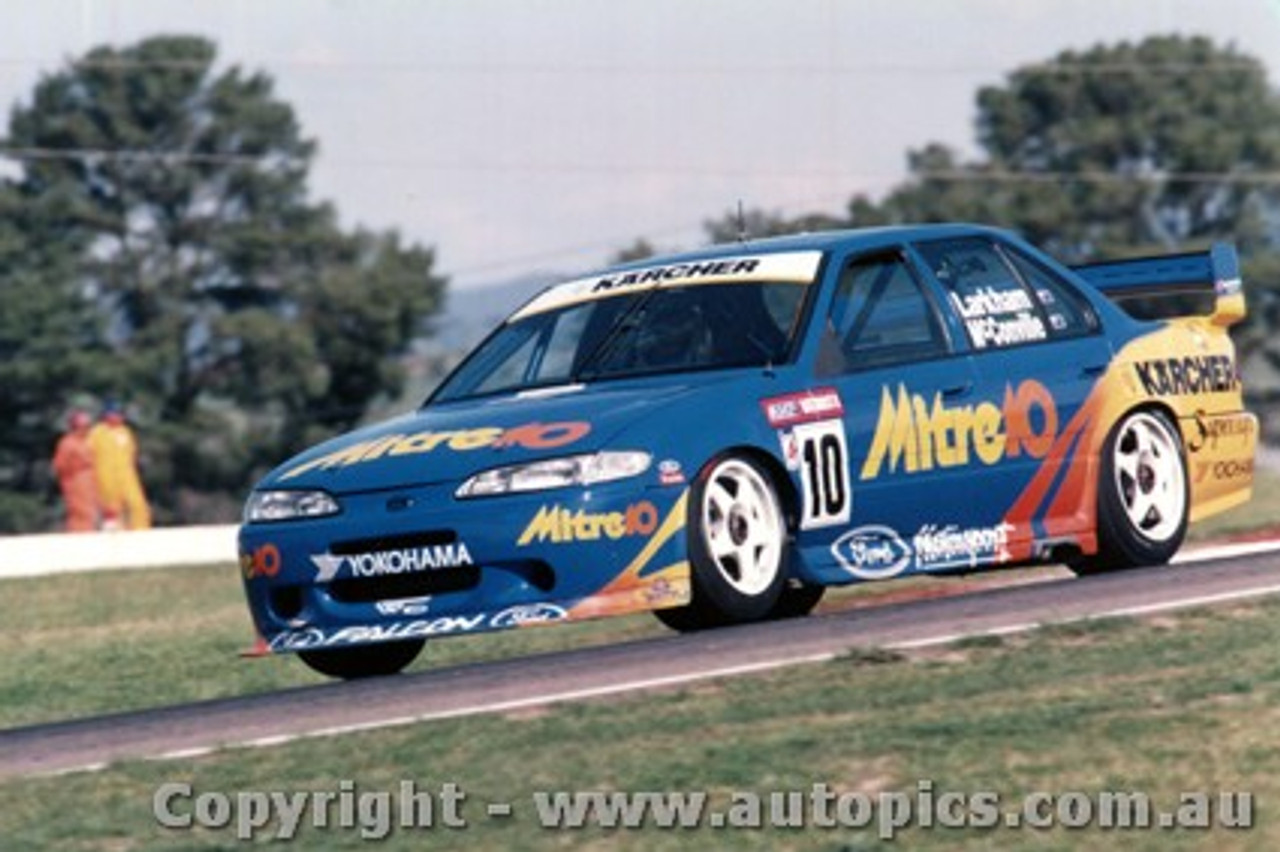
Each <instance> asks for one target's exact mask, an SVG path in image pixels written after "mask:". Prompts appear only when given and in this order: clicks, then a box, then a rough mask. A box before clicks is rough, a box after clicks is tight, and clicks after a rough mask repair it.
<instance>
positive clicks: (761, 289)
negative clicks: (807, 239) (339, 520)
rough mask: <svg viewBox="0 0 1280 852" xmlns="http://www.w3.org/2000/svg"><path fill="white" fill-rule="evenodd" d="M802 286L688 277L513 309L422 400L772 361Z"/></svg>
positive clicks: (788, 337)
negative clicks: (684, 281)
mask: <svg viewBox="0 0 1280 852" xmlns="http://www.w3.org/2000/svg"><path fill="white" fill-rule="evenodd" d="M808 290H809V288H808V287H805V286H802V285H799V284H797V283H794V282H769V281H765V282H751V283H734V284H694V285H689V286H682V287H655V288H647V289H643V290H632V291H624V292H623V293H621V294H618V295H610V296H608V297H605V298H593V299H590V300H587V301H580V302H577V303H574V304H569V305H567V306H561V307H558V308H554V309H551V310H544V311H540V312H537V313H533V314H531V315H525V314H524V313H523V312H522V313H521V314H517V317H516V319H514V320H512V321H509V322H508V323H507V324H506V325H504V326H502V327H501V328H500V329H499V330H498V331H497V332H496V333H494V334H493V335H492V336H490V337H489V339H488V340H486V341H485V342H484V343H483V344H481V346H480V348H478V349H477V350H476V351H474V352H473V353H472V354H471V355H470V356H469V357H468V358H467V359H466V360H465V361H464V362H463V363H462V365H461V366H460V367H459V368H458V369H457V370H455V371H454V372H453V374H452V375H450V376H449V377H448V378H447V379H445V381H444V383H443V384H442V385H441V386H440V388H439V389H438V390H437V391H436V393H435V394H434V395H433V396H432V397H431V400H430V402H446V401H450V400H457V399H465V398H468V397H474V396H482V395H486V394H497V393H511V392H517V391H523V390H531V389H534V388H540V387H549V386H554V385H559V384H565V383H573V382H586V381H599V380H605V379H615V378H622V377H629V376H640V375H652V374H659V373H677V372H685V371H689V370H708V369H721V368H726V367H748V366H764V365H767V364H776V363H779V362H781V361H785V360H786V359H787V358H788V356H789V354H790V351H791V344H792V340H793V339H794V338H795V334H796V326H797V325H798V320H799V316H800V308H801V306H802V304H803V302H804V296H805V293H806V292H808Z"/></svg>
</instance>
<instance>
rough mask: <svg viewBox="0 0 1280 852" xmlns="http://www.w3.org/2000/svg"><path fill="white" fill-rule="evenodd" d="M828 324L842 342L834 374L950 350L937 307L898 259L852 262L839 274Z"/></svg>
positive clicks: (929, 355)
mask: <svg viewBox="0 0 1280 852" xmlns="http://www.w3.org/2000/svg"><path fill="white" fill-rule="evenodd" d="M829 320H830V323H829V328H830V329H831V331H833V332H834V333H835V338H836V340H837V341H838V342H839V355H838V357H837V358H836V359H835V362H834V364H832V365H831V366H832V370H833V371H835V372H851V371H853V370H862V369H867V368H870V367H883V366H886V365H890V364H901V363H905V362H909V361H922V360H925V359H928V358H936V357H938V356H940V355H945V354H946V353H947V351H948V348H949V347H948V345H947V338H946V336H945V334H944V333H943V330H942V324H941V322H940V321H939V319H938V316H937V312H936V311H935V310H934V307H933V304H932V303H931V302H930V301H929V299H928V298H927V297H926V296H925V293H924V290H923V289H922V288H921V285H920V282H919V281H917V280H916V277H915V276H914V275H913V274H912V273H911V270H910V269H909V268H908V266H907V264H906V262H905V261H904V260H903V259H902V258H901V257H899V256H897V255H884V256H877V257H873V258H861V259H858V260H855V261H853V262H852V263H850V264H849V266H847V267H846V268H845V270H844V271H843V272H842V273H841V275H840V281H839V284H838V285H837V288H836V294H835V299H834V301H833V302H832V306H831V315H830V317H829Z"/></svg>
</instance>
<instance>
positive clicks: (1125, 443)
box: [1072, 410, 1190, 573]
mask: <svg viewBox="0 0 1280 852" xmlns="http://www.w3.org/2000/svg"><path fill="white" fill-rule="evenodd" d="M1189 505H1190V492H1189V490H1188V483H1187V466H1186V460H1185V458H1184V456H1183V452H1182V440H1181V438H1180V437H1179V436H1178V432H1177V428H1176V427H1175V426H1174V425H1173V424H1172V423H1170V422H1169V420H1168V418H1166V417H1165V416H1163V415H1162V414H1160V413H1158V412H1155V411H1147V410H1142V411H1134V412H1131V413H1129V414H1127V415H1125V417H1124V418H1123V419H1122V420H1121V421H1120V422H1119V423H1118V424H1116V426H1115V428H1114V429H1113V430H1112V431H1111V434H1110V435H1108V436H1107V441H1106V444H1105V445H1104V447H1103V456H1102V470H1101V474H1100V476H1099V479H1098V553H1097V555H1096V556H1093V557H1086V558H1085V559H1083V560H1081V562H1080V563H1079V564H1077V565H1073V566H1072V567H1073V568H1075V569H1076V570H1077V572H1078V573H1101V572H1104V571H1114V570H1119V569H1123V568H1133V567H1138V566H1142V565H1162V564H1164V563H1165V562H1168V561H1169V560H1170V559H1171V558H1173V555H1174V554H1175V553H1177V552H1178V548H1179V547H1181V546H1182V539H1183V537H1184V536H1185V535H1186V532H1187V515H1188V507H1189Z"/></svg>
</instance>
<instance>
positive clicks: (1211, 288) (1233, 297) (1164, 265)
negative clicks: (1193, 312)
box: [1072, 243, 1245, 327]
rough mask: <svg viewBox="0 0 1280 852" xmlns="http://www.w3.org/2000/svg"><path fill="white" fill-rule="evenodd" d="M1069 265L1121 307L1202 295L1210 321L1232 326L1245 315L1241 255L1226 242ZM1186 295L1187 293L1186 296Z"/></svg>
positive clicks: (1186, 299)
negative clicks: (1184, 251)
mask: <svg viewBox="0 0 1280 852" xmlns="http://www.w3.org/2000/svg"><path fill="white" fill-rule="evenodd" d="M1072 269H1073V270H1074V271H1075V272H1076V274H1077V275H1079V276H1080V277H1081V278H1083V279H1084V280H1085V281H1087V282H1089V283H1090V284H1092V285H1093V286H1094V287H1096V288H1097V289H1098V290H1101V291H1102V292H1103V293H1104V294H1105V295H1106V296H1107V297H1108V298H1110V299H1111V300H1112V301H1114V302H1117V303H1119V304H1120V305H1121V306H1122V307H1124V306H1125V303H1126V302H1132V301H1136V300H1144V301H1147V300H1159V299H1166V298H1169V297H1175V296H1176V297H1181V298H1179V299H1177V300H1176V301H1177V302H1179V303H1182V304H1186V303H1188V302H1192V301H1196V300H1203V303H1204V305H1205V306H1206V307H1207V306H1208V304H1209V301H1208V300H1209V299H1210V298H1211V299H1212V308H1211V309H1210V310H1209V311H1208V317H1209V321H1210V322H1212V323H1213V324H1214V325H1219V326H1223V327H1226V326H1229V325H1234V324H1235V323H1237V322H1239V321H1240V320H1242V319H1244V316H1245V303H1244V290H1243V288H1242V284H1241V280H1240V258H1239V256H1238V255H1237V254H1236V250H1235V247H1234V246H1232V245H1231V244H1230V243H1214V244H1213V246H1212V247H1211V248H1210V249H1209V250H1208V251H1198V252H1190V253H1188V254H1169V255H1161V256H1157V257H1139V258H1133V259H1131V260H1113V261H1107V262H1105V263H1088V264H1084V265H1082V266H1075V267H1072ZM1187 297H1190V298H1187Z"/></svg>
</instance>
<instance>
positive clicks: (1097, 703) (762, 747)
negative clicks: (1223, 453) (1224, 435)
mask: <svg viewBox="0 0 1280 852" xmlns="http://www.w3.org/2000/svg"><path fill="white" fill-rule="evenodd" d="M1278 616H1280V602H1276V601H1263V602H1257V603H1254V604H1251V605H1248V606H1238V607H1232V608H1223V609H1211V610H1197V611H1192V612H1187V613H1182V614H1179V615H1177V616H1164V617H1160V618H1154V619H1147V620H1143V621H1135V620H1131V619H1108V620H1104V621H1101V622H1098V623H1077V624H1071V625H1065V626H1062V627H1057V628H1049V629H1046V630H1042V631H1037V632H1035V633H1031V634H1026V635H1021V636H1017V637H1012V638H1009V637H1006V638H1004V639H1003V640H1000V641H995V640H986V641H982V642H976V641H973V642H967V643H960V644H958V645H954V646H950V647H947V648H941V649H936V650H934V651H931V652H928V653H912V654H908V655H902V654H883V653H868V652H858V653H850V654H848V655H845V656H843V657H841V658H840V659H838V660H836V661H834V662H831V663H826V664H821V665H811V666H804V667H798V668H794V669H789V670H786V671H782V672H777V673H773V674H769V675H761V676H753V677H744V678H738V679H732V680H723V681H716V682H709V683H706V684H702V685H700V686H697V687H691V688H686V689H682V690H678V691H668V692H661V693H647V694H643V695H635V696H630V697H626V698H618V697H614V698H610V699H608V700H607V701H603V700H602V701H597V702H587V703H581V704H574V705H563V706H556V707H552V708H548V709H544V710H538V711H526V712H522V713H520V714H515V715H509V716H490V717H483V718H472V719H460V720H447V721H437V722H432V723H426V724H418V725H412V726H407V727H404V728H397V729H390V730H385V731H374V732H366V733H361V734H354V735H349V736H345V737H341V738H332V739H318V740H310V741H303V742H297V743H293V744H290V745H284V746H280V747H276V748H271V749H263V750H243V751H230V752H223V753H220V754H216V755H213V756H210V757H207V758H203V759H199V760H189V761H174V762H164V763H153V762H137V763H128V764H123V765H120V766H116V767H113V768H111V769H109V770H107V771H104V772H101V773H96V774H87V775H71V776H66V777H61V778H51V779H25V780H11V781H7V782H2V783H0V797H2V799H3V801H4V803H5V806H4V808H3V809H0V837H3V838H4V839H5V841H4V842H5V846H6V848H14V849H60V850H112V852H128V851H129V850H136V849H154V848H171V849H213V848H231V847H234V846H236V845H237V843H236V840H235V837H234V835H233V833H232V831H231V830H230V829H220V830H166V829H163V828H160V827H159V826H157V825H156V823H155V821H154V819H153V816H152V799H153V795H154V794H155V792H156V790H157V788H158V787H159V786H160V785H161V784H163V783H174V782H176V783H183V784H190V785H191V786H192V788H193V789H194V791H196V792H197V793H199V792H207V791H222V792H227V793H235V792H236V791H269V790H274V791H309V790H331V791H337V790H340V789H342V785H343V784H344V783H345V784H346V785H347V789H354V790H357V791H395V790H398V789H399V784H400V782H401V781H402V780H406V779H409V780H413V781H414V782H415V783H416V784H417V785H418V789H419V790H428V791H429V790H439V789H441V785H443V784H446V783H452V784H457V785H458V786H459V788H460V789H461V790H463V791H464V792H465V793H466V794H467V799H466V801H465V802H464V803H463V805H462V807H461V809H460V812H461V815H462V816H463V817H464V818H466V819H467V821H468V823H469V825H468V828H466V829H465V830H460V829H447V828H444V827H439V826H437V827H436V828H433V829H429V830H408V829H396V830H394V831H393V833H392V835H391V837H390V838H388V840H387V841H386V842H385V843H383V844H381V847H382V848H392V849H398V848H424V847H426V846H429V847H430V848H433V849H449V848H458V849H559V848H592V849H605V848H609V849H613V848H623V849H643V850H650V849H673V850H675V849H679V850H685V849H720V848H735V849H737V848H743V849H775V848H790V849H830V850H840V849H848V850H852V849H872V848H911V849H992V848H1016V849H1064V850H1065V849H1081V848H1088V849H1100V848H1123V849H1139V850H1141V849H1151V850H1156V849H1159V850H1168V849H1173V850H1184V849H1215V850H1219V849H1259V850H1263V849H1275V848H1280V823H1277V822H1276V821H1274V820H1270V819H1268V818H1267V815H1268V814H1269V813H1272V812H1273V808H1274V803H1275V802H1276V801H1277V800H1278V797H1280V745H1277V742H1276V739H1275V736H1274V734H1273V732H1274V730H1276V726H1277V723H1278V722H1280V657H1278V656H1277V655H1276V653H1275V650H1274V649H1275V648H1276V646H1277V643H1278V642H1280V617H1278ZM551 632H555V631H551ZM815 784H823V785H826V787H827V788H828V789H830V790H831V791H833V792H838V793H855V792H856V793H863V794H865V795H868V796H877V795H879V794H881V793H890V792H906V793H908V794H910V795H911V796H912V798H913V799H914V800H916V801H918V796H919V795H920V792H921V790H922V789H924V788H925V786H926V785H927V787H928V789H929V790H930V791H932V794H933V795H935V796H937V795H939V794H941V793H942V792H946V791H955V792H962V793H975V792H979V791H993V792H996V793H998V794H999V795H1000V797H1001V803H1002V805H1004V804H1007V803H1016V802H1019V801H1020V799H1021V797H1023V796H1025V795H1027V794H1029V793H1032V792H1048V793H1053V794H1058V795H1061V794H1064V793H1067V792H1068V791H1080V792H1083V793H1088V794H1096V793H1099V792H1102V791H1141V792H1143V793H1145V794H1146V795H1148V796H1150V797H1151V802H1152V803H1153V806H1154V807H1156V808H1157V809H1164V808H1165V807H1166V806H1172V805H1173V804H1176V803H1177V801H1178V796H1179V794H1180V793H1182V792H1185V791H1193V790H1203V791H1210V792H1215V793H1216V792H1217V791H1222V790H1230V791H1248V792H1250V793H1252V795H1253V797H1254V801H1255V802H1256V805H1255V808H1254V815H1255V819H1256V822H1257V825H1256V826H1255V827H1254V828H1252V829H1250V830H1222V829H1215V830H1211V831H1197V830H1179V831H1159V830H1151V831H1137V830H1111V831H1104V830H1102V829H1098V828H1079V829H1072V830H1066V829H1061V828H1058V829H1053V830H1038V829H1035V830H1033V829H1022V830H1013V829H1009V828H995V829H983V830H977V829H942V828H934V829H932V830H926V829H923V828H918V827H917V828H912V829H906V830H904V831H903V832H902V833H900V834H898V835H897V836H896V838H895V841H894V842H892V843H886V842H884V841H882V840H880V839H879V838H878V837H877V834H876V831H875V830H853V829H848V828H842V827H836V828H809V829H797V828H786V829H771V828H767V827H766V828H760V829H741V830H728V829H724V830H719V831H717V830H712V829H710V828H707V827H705V826H704V827H702V828H700V829H697V830H691V829H685V830H668V831H660V830H657V829H653V828H650V829H648V830H638V831H631V830H613V831H606V830H601V829H584V830H579V831H567V830H551V829H544V828H541V827H539V825H538V823H537V821H536V814H535V808H534V805H533V801H534V798H533V797H534V795H535V792H536V791H555V790H577V791H582V790H600V791H705V792H707V793H708V794H709V796H710V801H711V803H712V805H713V806H719V807H720V808H721V809H722V810H723V809H725V808H727V806H728V805H729V804H730V803H731V802H732V801H733V799H732V796H733V794H734V793H735V792H742V791H752V792H756V793H762V794H767V793H769V792H772V791H802V792H805V793H808V792H810V791H812V790H813V788H814V785H815ZM489 802H509V803H511V805H512V808H513V813H512V816H510V817H507V818H503V819H488V818H486V816H485V804H486V803H489ZM181 809H182V808H180V810H181ZM185 811H186V812H190V805H189V804H188V805H186V806H185ZM768 813H769V812H768V810H766V811H765V820H766V821H767V820H768V818H769V817H768ZM331 818H336V817H332V816H331ZM310 819H311V818H310V816H309V817H308V819H307V820H304V827H303V828H302V831H301V835H300V839H301V841H302V844H303V847H304V848H308V849H341V848H356V847H363V846H364V844H365V841H363V840H362V838H361V836H360V834H359V832H358V831H357V830H341V829H332V828H331V829H328V830H321V829H317V828H314V827H312V826H311V825H310ZM275 828H278V825H276V824H272V825H270V826H268V827H267V828H266V829H265V831H267V832H270V831H272V830H274V829H275Z"/></svg>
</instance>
